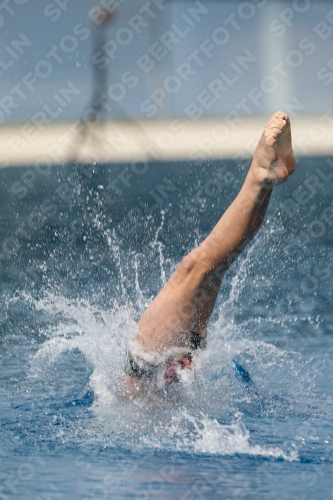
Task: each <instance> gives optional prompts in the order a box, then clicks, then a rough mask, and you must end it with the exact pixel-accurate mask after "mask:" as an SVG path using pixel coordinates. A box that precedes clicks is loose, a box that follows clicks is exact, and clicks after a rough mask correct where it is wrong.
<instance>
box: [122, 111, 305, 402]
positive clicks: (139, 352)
mask: <svg viewBox="0 0 333 500" xmlns="http://www.w3.org/2000/svg"><path fill="white" fill-rule="evenodd" d="M295 163H296V162H295V158H294V154H293V150H292V143H291V129H290V120H289V117H288V115H287V114H286V113H284V112H281V111H279V112H277V113H275V114H274V115H272V116H271V117H270V118H269V120H268V121H267V123H266V125H265V129H264V132H263V134H262V136H261V138H260V140H259V143H258V145H257V148H256V151H255V154H254V157H253V160H252V163H251V166H250V169H249V171H248V173H247V176H246V178H245V181H244V184H243V186H242V188H241V190H240V192H239V194H238V195H237V197H236V198H235V200H234V201H233V202H232V204H231V205H230V206H229V208H228V209H227V210H226V212H225V213H224V214H223V216H222V217H221V219H220V220H219V222H218V223H217V224H216V226H215V227H214V229H213V230H212V232H211V233H210V234H209V235H208V237H207V238H206V239H205V240H204V241H203V242H202V243H201V244H200V245H199V246H198V247H197V248H195V249H194V250H192V251H191V252H190V253H189V254H188V255H187V256H186V257H184V258H183V260H182V261H181V263H180V265H179V267H178V268H177V269H176V270H175V271H174V273H173V274H172V276H171V277H170V279H169V281H168V282H167V283H166V285H165V286H164V287H163V288H162V290H161V291H160V292H159V293H158V295H157V296H156V297H155V299H154V300H153V301H152V302H151V304H150V305H149V306H148V308H147V309H146V311H145V312H144V314H143V316H142V317H141V319H140V321H139V328H138V333H137V335H136V337H135V338H134V339H133V340H132V342H131V344H130V347H129V351H128V355H127V358H126V365H125V372H126V374H127V376H126V389H127V393H128V395H129V397H131V398H132V397H135V396H136V395H141V394H143V393H144V391H145V390H146V388H147V386H148V384H151V381H152V380H154V381H155V382H157V384H160V385H161V384H163V383H164V384H169V383H171V382H177V381H178V380H179V371H180V370H182V369H185V368H190V367H191V364H192V361H193V354H194V352H195V351H196V350H197V349H199V348H203V347H204V346H205V343H206V336H207V324H208V321H209V318H210V316H211V314H212V311H213V308H214V305H215V302H216V298H217V295H218V292H219V289H220V285H221V281H222V278H223V276H224V274H225V273H226V271H227V269H228V268H229V266H230V265H231V263H232V262H233V261H234V260H235V259H236V258H237V256H238V255H239V254H240V253H241V251H242V250H243V248H244V247H245V246H246V245H247V243H248V242H249V241H250V240H251V239H252V238H253V237H254V235H255V234H256V233H257V231H258V229H259V228H260V226H261V224H262V222H263V220H264V216H265V213H266V210H267V207H268V204H269V200H270V197H271V194H272V190H273V187H274V186H276V185H278V184H281V183H283V182H285V181H286V180H287V179H288V176H289V175H290V174H292V173H293V172H294V170H295Z"/></svg>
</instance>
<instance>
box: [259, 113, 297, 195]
mask: <svg viewBox="0 0 333 500" xmlns="http://www.w3.org/2000/svg"><path fill="white" fill-rule="evenodd" d="M295 163H296V162H295V157H294V153H293V150H292V145H291V132H290V120H289V116H288V115H287V113H283V112H282V111H278V112H277V113H274V115H272V116H271V117H270V118H269V120H268V121H267V123H266V125H265V130H264V132H263V134H262V136H261V138H260V140H259V143H258V146H257V149H256V152H255V154H254V157H253V161H252V165H251V169H252V172H253V174H254V175H255V177H256V178H257V180H258V181H259V182H260V184H261V185H262V186H263V187H265V188H267V189H270V188H272V187H273V186H276V185H277V184H281V183H282V182H285V181H286V180H287V179H288V176H289V175H291V174H292V173H293V172H294V170H295Z"/></svg>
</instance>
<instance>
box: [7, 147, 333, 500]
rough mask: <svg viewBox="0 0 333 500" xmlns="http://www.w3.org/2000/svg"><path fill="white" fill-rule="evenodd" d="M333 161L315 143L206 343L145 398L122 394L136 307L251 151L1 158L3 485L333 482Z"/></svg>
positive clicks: (166, 491) (162, 490)
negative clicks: (213, 156)
mask: <svg viewBox="0 0 333 500" xmlns="http://www.w3.org/2000/svg"><path fill="white" fill-rule="evenodd" d="M332 165H333V161H332V159H327V158H325V157H317V158H300V159H299V161H298V170H297V173H296V174H295V175H294V176H293V177H292V178H291V179H290V182H289V183H287V184H286V185H284V186H281V187H278V188H277V189H276V190H275V192H274V196H273V199H272V203H271V206H270V208H269V212H268V214H267V217H266V222H265V224H264V226H263V228H262V230H261V232H260V233H259V234H258V235H257V238H256V239H255V241H254V242H253V243H252V244H251V246H250V247H249V249H248V250H247V251H246V252H245V253H244V255H242V256H241V258H240V259H239V260H238V261H237V262H236V263H235V264H234V265H233V266H232V269H231V270H230V271H229V272H228V274H227V276H226V278H225V282H224V283H223V286H222V291H221V294H220V297H219V300H218V304H217V307H216V311H215V313H214V316H213V319H212V322H211V326H210V331H209V341H208V348H207V349H206V350H205V351H204V352H202V353H200V354H199V355H198V356H197V359H196V360H195V366H194V369H193V370H192V371H189V370H188V371H186V374H184V377H183V378H184V379H183V381H182V384H174V385H173V386H172V387H170V389H169V392H168V394H165V397H164V399H163V400H158V401H156V400H152V399H149V398H146V399H143V400H139V401H137V402H129V401H126V402H125V401H122V400H121V398H120V397H119V392H120V386H121V374H122V367H123V361H124V354H125V350H126V343H127V341H128V339H129V338H130V336H131V334H132V332H133V331H134V329H135V324H136V321H137V320H138V318H139V317H140V313H141V312H142V311H143V310H144V308H145V307H146V305H147V304H148V303H149V301H150V300H151V298H152V297H153V296H154V294H156V293H157V291H158V290H159V289H160V287H161V286H162V284H163V282H164V281H165V279H167V277H168V276H169V275H170V273H171V272H172V270H173V269H174V268H175V266H176V265H177V263H178V262H179V260H180V259H181V257H182V256H183V255H185V254H186V252H187V251H188V250H189V249H191V248H193V246H194V245H196V244H197V243H198V242H199V241H200V240H201V239H202V237H203V236H204V235H205V234H207V232H208V231H209V230H210V229H211V227H212V225H213V224H214V223H215V222H216V221H217V220H218V218H219V215H220V214H221V213H222V212H223V211H224V210H225V208H226V207H227V206H228V204H229V203H230V202H231V200H232V199H233V197H234V195H235V194H236V192H237V190H238V189H239V187H240V184H241V181H242V178H243V177H244V173H245V170H246V167H247V162H244V164H243V165H237V164H236V163H235V162H233V161H225V162H219V161H210V162H202V163H200V162H198V163H189V162H170V163H155V164H154V163H149V164H147V163H142V164H136V165H134V166H133V164H128V165H126V164H119V165H86V166H77V165H65V166H59V167H51V168H47V167H38V168H35V167H31V168H30V169H26V168H24V169H23V168H22V169H21V168H11V169H2V170H1V171H0V177H1V183H0V192H1V212H0V236H1V250H0V259H1V260H0V262H1V268H0V273H1V281H0V288H1V298H2V307H1V312H0V327H1V367H0V374H1V385H0V393H1V398H0V420H1V444H0V446H1V448H0V459H1V469H0V470H1V472H0V498H4V499H7V498H13V499H16V498H24V499H37V498H38V499H53V498H54V499H56V498H71V499H76V498H80V499H81V498H83V499H95V498H98V499H99V498H101V499H107V498H110V499H113V498H138V499H148V498H163V499H164V498H170V499H175V498H177V499H182V500H185V499H207V498H209V499H210V498H212V499H213V498H216V499H220V498H231V499H243V498H246V499H252V498H253V499H258V498H264V499H275V498H279V499H291V498H300V499H303V498H304V499H305V498H316V499H328V498H332V497H333V483H332V472H333V421H332V407H333V404H332V387H333V381H332V378H333V376H332V369H331V364H332V358H333V348H332V333H333V321H332V314H331V312H330V311H331V310H332V309H331V307H332V306H331V293H332V292H331V290H332V271H333V269H332V225H333V205H332V193H333V189H332V182H333V176H332V175H331V171H332ZM129 174H131V178H129ZM237 366H241V367H243V368H244V369H245V370H247V371H248V373H249V374H250V377H251V382H249V380H248V379H247V378H246V377H244V376H243V377H242V372H240V371H239V370H237V369H235V367H236V368H237Z"/></svg>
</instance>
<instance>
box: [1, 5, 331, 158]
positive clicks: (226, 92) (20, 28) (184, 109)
mask: <svg viewBox="0 0 333 500" xmlns="http://www.w3.org/2000/svg"><path fill="white" fill-rule="evenodd" d="M0 37H1V45H0V78H1V89H0V123H1V125H2V130H3V131H4V130H6V126H7V125H13V124H16V123H21V124H22V123H23V124H24V125H25V128H24V129H23V135H22V127H21V128H20V131H21V132H20V134H21V139H22V141H23V142H24V140H25V141H28V143H29V144H30V142H31V141H33V140H34V139H33V137H39V138H40V134H41V132H42V131H44V129H45V128H46V127H50V126H51V125H55V124H57V123H63V122H67V121H75V120H78V119H79V120H81V121H83V122H84V123H85V124H86V125H87V123H88V124H90V125H91V124H96V123H100V122H103V121H109V122H110V121H111V122H114V121H115V120H125V121H126V122H127V123H130V122H132V123H133V122H135V123H138V121H140V123H142V121H144V122H145V121H147V120H151V119H154V120H156V119H161V120H164V119H175V118H176V119H180V120H185V121H186V122H188V123H190V124H191V123H192V124H194V123H198V122H199V121H202V120H206V119H208V120H210V119H213V120H214V119H215V120H220V119H222V118H223V119H226V118H227V119H228V117H229V119H230V117H231V119H233V120H234V119H237V118H238V117H240V118H241V119H242V118H244V119H247V120H252V119H256V117H261V116H263V117H266V116H268V115H270V114H271V113H273V112H274V111H276V110H277V109H280V108H282V109H285V110H286V111H289V112H290V113H291V114H292V115H294V117H295V118H296V117H300V116H301V117H302V116H309V115H318V116H322V115H323V114H324V113H330V106H331V107H332V106H333V102H332V99H333V92H332V90H333V4H332V2H330V1H320V0H318V1H316V0H293V1H277V0H274V1H272V0H270V1H268V0H251V1H235V0H233V1H219V0H203V1H193V0H191V1H190V0H148V1H147V0H100V1H99V2H96V0H80V1H74V0H53V1H50V2H48V1H47V0H44V1H40V0H3V1H2V2H1V4H0ZM261 121H262V120H261ZM326 121H327V120H326ZM327 123H329V122H328V121H327ZM176 126H177V125H174V127H176ZM11 130H12V129H11ZM37 132H38V133H39V135H38V133H37ZM34 134H35V135H34ZM12 135H13V134H12V133H10V134H9V135H8V134H7V135H6V134H3V135H2V137H5V138H6V140H5V144H3V142H4V139H3V140H2V142H1V141H0V155H1V154H2V156H3V157H5V156H6V157H8V156H11V154H12V153H13V154H14V153H15V151H16V152H17V151H21V152H23V151H24V148H23V149H22V148H20V144H19V142H17V141H16V143H15V140H14V141H9V139H10V137H12ZM8 141H9V142H10V144H11V147H10V148H9V149H8ZM15 144H16V145H15ZM6 148H7V149H6ZM15 154H16V153H15ZM2 163H3V164H4V163H5V160H4V159H3V160H2ZM7 163H8V160H7Z"/></svg>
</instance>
